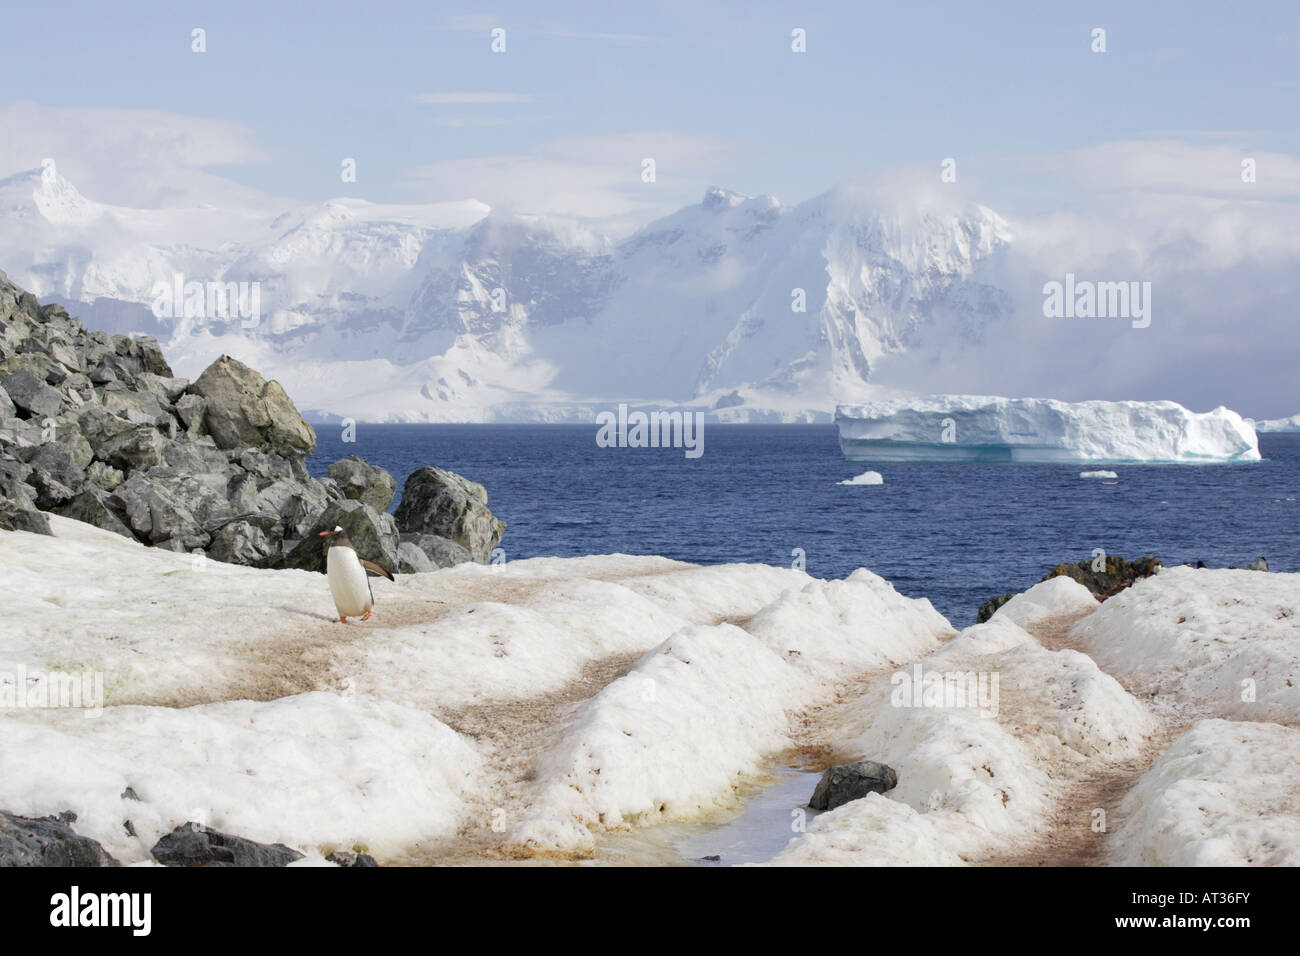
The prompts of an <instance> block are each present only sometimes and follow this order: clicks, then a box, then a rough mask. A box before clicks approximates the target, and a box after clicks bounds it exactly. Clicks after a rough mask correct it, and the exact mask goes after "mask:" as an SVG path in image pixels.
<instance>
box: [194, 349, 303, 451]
mask: <svg viewBox="0 0 1300 956" xmlns="http://www.w3.org/2000/svg"><path fill="white" fill-rule="evenodd" d="M189 391H190V392H191V393H193V394H195V395H200V396H202V397H203V398H206V399H207V400H208V407H207V411H206V413H205V415H204V422H205V424H206V426H207V430H208V434H210V435H212V437H213V438H214V439H216V442H217V447H219V448H240V447H243V446H251V447H254V448H260V449H262V450H263V451H270V452H275V453H276V454H279V455H283V456H285V457H286V458H301V457H302V456H303V455H310V454H312V453H313V452H315V450H316V433H315V432H314V431H313V430H312V427H311V426H310V425H308V424H307V423H306V422H305V421H303V419H302V416H301V415H299V414H298V409H296V408H295V407H294V404H293V402H292V401H290V400H289V396H288V395H286V394H285V392H284V389H283V388H281V387H280V384H279V383H278V382H268V381H267V380H266V379H264V378H262V376H261V375H259V374H257V372H255V371H253V370H252V369H251V368H249V367H248V366H247V365H245V364H243V363H242V362H238V361H236V360H235V359H233V358H231V357H230V356H228V355H223V356H221V358H219V359H217V360H216V361H215V362H213V363H212V364H211V365H209V366H208V367H207V369H205V370H204V372H203V374H202V375H200V376H199V378H198V381H196V382H195V383H194V384H193V385H191V386H190V388H189Z"/></svg>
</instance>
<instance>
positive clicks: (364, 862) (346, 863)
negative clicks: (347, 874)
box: [325, 850, 379, 869]
mask: <svg viewBox="0 0 1300 956" xmlns="http://www.w3.org/2000/svg"><path fill="white" fill-rule="evenodd" d="M325 859H327V860H329V861H330V862H331V863H334V864H337V865H338V866H342V867H347V868H348V869H358V868H366V867H372V866H373V867H378V866H379V864H378V863H376V862H375V858H374V857H373V856H371V855H370V854H369V853H353V852H352V851H351V850H335V851H334V852H333V853H331V854H330V855H329V856H327V857H325Z"/></svg>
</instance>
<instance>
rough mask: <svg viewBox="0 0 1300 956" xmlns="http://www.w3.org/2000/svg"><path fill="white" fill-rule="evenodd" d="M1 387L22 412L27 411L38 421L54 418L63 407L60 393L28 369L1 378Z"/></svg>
mask: <svg viewBox="0 0 1300 956" xmlns="http://www.w3.org/2000/svg"><path fill="white" fill-rule="evenodd" d="M0 387H3V388H4V390H5V394H6V395H8V396H9V400H10V401H11V402H13V404H14V405H15V406H16V407H17V408H18V410H19V411H20V412H26V413H27V414H28V415H29V416H30V417H31V418H34V419H36V420H37V421H38V422H41V421H44V420H45V419H47V418H53V417H54V416H55V415H57V414H59V409H60V408H62V407H63V398H62V397H61V396H60V395H59V393H58V392H56V391H55V390H54V389H52V388H50V386H49V385H47V384H45V382H43V381H41V380H40V379H38V378H37V377H36V376H35V375H33V374H32V373H31V372H30V371H28V370H27V369H20V370H18V371H16V372H13V373H11V374H9V375H6V376H4V377H3V378H0Z"/></svg>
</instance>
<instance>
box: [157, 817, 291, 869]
mask: <svg viewBox="0 0 1300 956" xmlns="http://www.w3.org/2000/svg"><path fill="white" fill-rule="evenodd" d="M149 852H150V853H152V854H153V858H154V859H155V860H157V861H158V862H159V863H161V864H163V865H164V866H221V867H224V866H288V865H289V864H290V863H292V862H293V861H294V860H301V859H302V857H303V855H302V854H301V853H299V852H298V851H297V850H291V849H289V847H287V846H285V845H284V844H282V843H255V842H254V841H252V840H245V839H244V838H243V837H237V836H231V835H230V834H229V833H221V832H219V831H217V830H213V829H212V828H210V827H205V826H202V825H200V824H197V823H186V824H184V825H182V826H179V827H177V828H176V829H175V830H172V831H171V833H166V834H164V835H163V836H162V837H161V838H160V839H159V840H158V842H157V843H155V844H154V847H153V849H152V850H150V851H149Z"/></svg>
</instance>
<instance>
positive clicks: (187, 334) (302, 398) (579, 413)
mask: <svg viewBox="0 0 1300 956" xmlns="http://www.w3.org/2000/svg"><path fill="white" fill-rule="evenodd" d="M1009 240H1010V236H1009V233H1008V229H1007V226H1006V223H1005V222H1004V221H1003V220H1002V219H1001V218H1000V217H999V216H997V215H996V214H995V213H994V212H992V211H991V210H989V209H987V208H985V207H983V206H974V205H972V206H967V207H962V208H958V209H943V208H939V207H922V208H909V209H906V210H903V211H898V210H894V209H890V208H888V207H887V206H885V205H883V204H881V203H879V202H876V201H873V200H867V199H864V198H862V197H860V196H858V195H855V194H852V193H850V192H847V191H832V192H830V193H827V194H824V195H822V196H819V197H817V198H814V199H812V200H809V201H807V202H804V203H801V204H799V205H795V206H787V205H783V204H781V203H780V202H778V201H777V200H776V199H773V198H771V197H766V196H761V197H753V198H751V197H747V196H743V195H740V194H738V193H734V192H729V191H727V190H723V189H717V188H714V189H710V190H709V191H708V192H707V193H706V194H705V196H704V199H703V201H702V202H701V203H700V204H698V205H693V206H687V207H685V208H683V209H681V210H679V211H678V212H676V213H673V214H672V215H670V216H667V217H666V218H663V219H660V220H658V221H656V222H653V223H650V224H649V225H647V226H646V227H644V228H643V229H641V230H640V231H638V232H636V233H634V234H633V235H631V236H629V237H628V238H626V239H623V240H621V241H613V240H611V239H610V238H608V237H605V236H601V235H598V234H595V233H592V232H591V231H589V230H587V229H586V228H584V227H582V226H581V225H578V224H576V223H573V222H569V221H564V220H557V219H547V218H538V217H530V216H520V215H503V214H500V213H498V212H494V211H493V210H491V209H489V208H488V207H487V206H485V205H483V204H481V203H477V202H473V201H468V202H458V203H438V204H428V205H413V206H397V205H376V204H371V203H367V202H363V201H361V200H355V199H337V200H331V201H328V202H325V203H323V204H319V205H316V206H312V207H308V208H302V209H294V210H290V211H285V212H279V213H278V214H275V215H269V214H264V213H262V212H260V211H249V210H225V209H215V208H211V207H201V208H193V209H161V210H160V209H155V210H141V209H128V208H123V207H115V206H109V205H105V204H101V203H97V202H95V201H94V200H92V199H89V198H86V197H84V196H82V195H81V194H80V193H79V192H78V191H77V189H76V188H75V187H74V186H73V185H72V184H71V183H69V182H68V181H67V180H66V179H64V178H63V177H62V176H60V175H59V174H58V173H57V172H56V171H55V170H54V169H53V168H48V169H37V170H31V171H29V172H25V173H21V174H19V175H16V176H12V177H10V178H8V179H5V180H3V181H0V268H3V269H4V270H5V271H6V272H8V274H9V275H10V277H11V278H12V279H13V280H14V281H16V282H17V283H18V284H20V285H23V286H25V287H27V288H29V289H31V290H32V291H33V292H35V293H36V294H37V295H38V296H39V297H40V298H41V299H42V300H45V299H54V300H57V301H62V302H63V303H64V304H66V305H68V306H69V308H70V310H71V311H73V312H74V314H78V315H80V316H81V317H82V318H83V320H84V321H85V322H86V323H87V325H89V326H91V327H98V328H105V329H109V330H112V331H120V332H141V333H148V334H152V335H156V336H157V337H158V338H159V339H160V341H161V342H162V343H163V346H164V349H165V350H166V353H167V355H168V358H169V359H170V360H171V362H172V364H173V365H174V366H175V367H176V368H177V370H178V373H179V374H182V375H189V376H194V375H196V374H197V373H198V372H199V371H200V370H201V369H202V368H203V367H205V366H206V365H207V364H208V363H209V362H211V361H212V360H213V359H214V358H215V357H216V356H217V355H219V354H221V353H227V354H230V355H233V356H235V357H236V358H239V359H241V360H242V361H244V362H246V363H248V364H250V365H253V366H254V367H256V368H258V369H260V370H262V371H263V372H264V373H265V374H267V375H268V376H270V377H274V378H277V379H279V380H280V381H281V382H282V383H283V384H284V385H285V387H286V388H287V389H288V391H289V393H290V394H291V395H293V396H294V398H295V401H296V402H297V403H298V405H299V406H300V407H303V408H307V409H311V410H313V411H315V412H316V413H317V414H328V415H331V416H339V417H350V418H354V419H358V420H368V421H493V420H516V421H565V420H590V419H591V418H593V417H594V415H595V414H596V412H598V411H599V410H602V409H606V408H610V407H612V405H613V404H615V403H619V402H628V403H631V404H633V405H643V406H676V407H681V406H686V407H694V408H701V409H710V410H713V411H714V412H715V414H716V415H717V417H719V418H721V419H724V420H733V421H744V420H797V421H806V420H822V421H829V420H830V416H831V413H832V411H833V409H834V407H835V404H836V403H837V402H851V401H866V400H870V399H873V398H879V397H882V396H883V395H884V394H885V392H884V391H883V390H882V389H880V388H879V387H878V386H874V385H873V384H872V383H871V380H872V371H873V367H874V366H875V365H876V363H878V362H879V361H880V360H881V359H882V358H884V357H886V356H889V355H891V354H897V353H900V352H902V351H905V350H909V349H923V348H925V347H926V343H927V342H932V341H936V340H938V339H939V337H942V339H943V341H945V342H947V343H949V344H951V343H952V342H953V341H962V340H969V341H972V342H973V341H978V340H979V339H980V338H981V337H982V336H983V335H984V334H985V330H986V329H987V328H988V327H989V326H990V324H991V323H996V322H998V321H999V320H1001V319H1002V318H1004V317H1005V316H1006V314H1007V313H1008V311H1009V308H1010V304H1009V297H1008V296H1007V294H1006V293H1005V292H1004V291H1003V290H1002V289H1001V288H1000V287H999V285H998V281H997V275H998V269H999V264H1000V260H1001V258H1002V255H1001V254H1002V253H1003V252H1004V251H1005V250H1006V248H1007V247H1008V243H1009ZM228 283H232V284H234V285H231V286H227V285H226V284H228ZM240 283H246V284H247V285H245V286H243V287H242V288H241V287H240V285H239V284H240ZM192 284H198V285H192ZM214 287H217V288H216V289H215V293H214ZM173 290H175V292H179V293H181V295H173V294H172V292H173ZM194 290H197V291H194ZM164 291H165V294H162V295H161V297H160V293H163V292H164ZM227 292H228V296H227ZM214 294H215V295H216V297H215V298H214V297H213V296H214ZM241 294H242V298H241V297H240V295H241ZM241 307H242V308H241ZM155 313H162V314H161V317H160V316H159V315H157V314H155Z"/></svg>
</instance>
